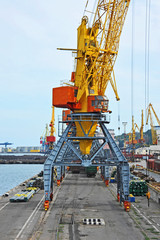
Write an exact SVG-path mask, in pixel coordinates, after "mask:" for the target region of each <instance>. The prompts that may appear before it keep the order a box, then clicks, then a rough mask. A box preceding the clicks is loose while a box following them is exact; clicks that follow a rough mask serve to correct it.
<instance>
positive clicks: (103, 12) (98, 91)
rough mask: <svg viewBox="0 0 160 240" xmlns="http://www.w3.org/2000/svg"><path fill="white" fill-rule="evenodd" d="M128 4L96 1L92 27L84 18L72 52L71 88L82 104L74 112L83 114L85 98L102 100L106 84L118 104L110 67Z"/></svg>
mask: <svg viewBox="0 0 160 240" xmlns="http://www.w3.org/2000/svg"><path fill="white" fill-rule="evenodd" d="M129 3H130V0H99V1H98V4H97V8H96V11H95V14H94V20H93V23H92V27H89V26H88V18H87V17H86V16H84V17H83V18H82V22H81V25H80V26H79V28H78V43H77V49H76V50H77V56H76V61H77V66H76V74H75V86H76V87H78V94H77V100H78V101H80V102H81V104H82V109H81V110H79V111H78V112H87V100H86V98H87V97H88V96H89V95H94V96H96V95H101V96H104V94H105V90H106V87H107V85H108V83H109V82H110V83H111V86H112V88H113V90H114V93H115V95H116V98H117V100H119V96H118V92H117V87H116V82H115V76H114V73H113V67H114V64H115V60H116V58H117V54H118V49H119V41H120V36H121V32H122V27H123V24H124V21H125V17H126V14H127V10H128V7H129ZM112 74H113V76H112Z"/></svg>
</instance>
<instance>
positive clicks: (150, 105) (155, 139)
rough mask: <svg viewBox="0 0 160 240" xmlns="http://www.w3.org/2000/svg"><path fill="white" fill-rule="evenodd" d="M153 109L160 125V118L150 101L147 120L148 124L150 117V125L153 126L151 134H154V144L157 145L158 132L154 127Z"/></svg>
mask: <svg viewBox="0 0 160 240" xmlns="http://www.w3.org/2000/svg"><path fill="white" fill-rule="evenodd" d="M151 110H152V111H153V113H154V116H155V118H156V120H157V122H158V125H159V126H160V120H159V118H158V116H157V114H156V112H155V110H154V108H153V105H152V104H151V103H150V104H149V105H148V107H147V120H146V125H148V122H149V118H150V126H151V134H152V144H153V145H156V144H157V134H156V130H155V129H154V124H153V118H152V114H151Z"/></svg>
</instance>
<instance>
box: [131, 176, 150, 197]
mask: <svg viewBox="0 0 160 240" xmlns="http://www.w3.org/2000/svg"><path fill="white" fill-rule="evenodd" d="M147 192H148V186H147V183H146V182H145V181H143V180H132V181H130V185H129V193H130V194H133V196H145V195H146V193H147Z"/></svg>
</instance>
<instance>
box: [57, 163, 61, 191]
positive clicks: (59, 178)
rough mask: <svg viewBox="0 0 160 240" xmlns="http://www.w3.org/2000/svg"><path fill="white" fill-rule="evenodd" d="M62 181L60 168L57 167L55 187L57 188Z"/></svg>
mask: <svg viewBox="0 0 160 240" xmlns="http://www.w3.org/2000/svg"><path fill="white" fill-rule="evenodd" d="M61 181H62V167H61V166H57V186H58V187H59V186H60V184H61Z"/></svg>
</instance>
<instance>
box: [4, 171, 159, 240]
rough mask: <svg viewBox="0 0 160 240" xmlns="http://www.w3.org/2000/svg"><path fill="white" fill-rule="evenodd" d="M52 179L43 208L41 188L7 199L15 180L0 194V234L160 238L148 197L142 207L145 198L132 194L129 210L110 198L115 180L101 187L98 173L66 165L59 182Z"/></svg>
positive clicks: (154, 209)
mask: <svg viewBox="0 0 160 240" xmlns="http://www.w3.org/2000/svg"><path fill="white" fill-rule="evenodd" d="M54 185H55V186H54V193H53V195H54V200H53V201H52V202H51V204H50V208H49V210H48V211H44V206H43V204H44V191H43V190H40V191H39V192H38V193H37V194H35V195H34V197H33V198H31V199H30V201H29V202H17V203H16V202H14V203H12V202H9V198H10V197H11V196H12V195H14V193H15V192H17V191H19V190H20V189H21V188H22V187H20V186H19V187H18V188H16V189H15V190H14V191H12V193H11V194H10V196H9V197H6V198H1V199H0V223H1V224H0V238H1V240H8V239H14V240H18V239H23V240H26V239H32V240H33V239H35V240H36V239H37V240H38V239H40V240H42V239H43V240H50V239H63V240H64V239H68V240H69V239H76V240H78V239H82V240H83V239H86V240H90V239H95V240H96V239H100V240H101V239H118V240H124V239H128V236H129V239H131V240H135V239H137V240H142V239H160V207H159V204H158V203H155V202H153V201H152V200H150V207H148V203H147V198H146V197H138V198H137V202H136V203H132V208H131V209H130V212H126V211H124V209H123V207H122V206H121V205H120V203H119V202H118V201H117V199H116V184H114V183H111V184H110V185H109V186H108V187H106V185H105V183H104V182H103V181H102V179H101V176H100V173H97V175H96V177H95V178H93V177H89V178H88V177H87V176H86V174H85V173H84V172H81V173H79V174H72V172H71V171H69V172H68V173H67V174H66V177H65V179H64V180H63V182H62V184H61V186H60V187H57V186H56V183H54ZM84 219H88V220H87V223H86V224H84ZM89 219H91V220H93V219H95V220H94V222H96V224H94V222H93V221H91V220H89ZM98 219H100V220H101V221H100V223H101V224H100V225H99V222H98ZM91 223H92V224H91ZM147 237H148V238H147Z"/></svg>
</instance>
